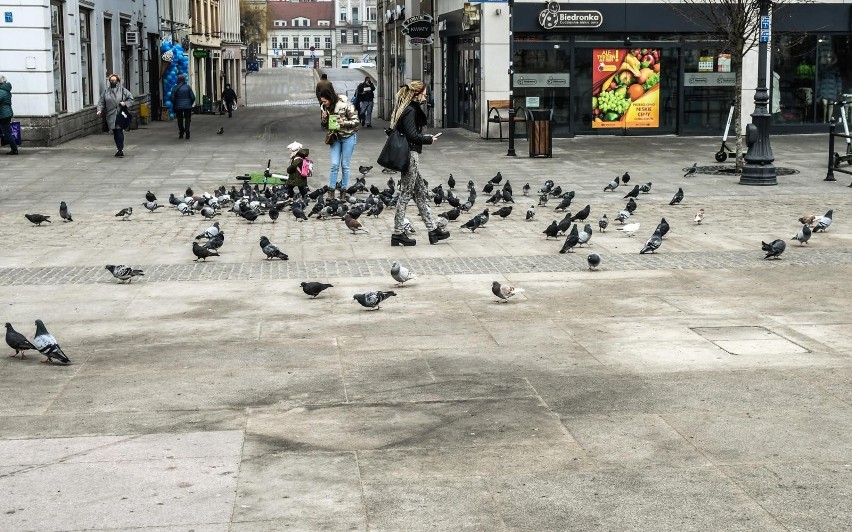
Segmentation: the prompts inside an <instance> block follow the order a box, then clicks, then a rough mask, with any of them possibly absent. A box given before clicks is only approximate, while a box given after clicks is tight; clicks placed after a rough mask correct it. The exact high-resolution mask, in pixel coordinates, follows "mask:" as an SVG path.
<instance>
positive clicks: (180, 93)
mask: <svg viewBox="0 0 852 532" xmlns="http://www.w3.org/2000/svg"><path fill="white" fill-rule="evenodd" d="M193 104H195V93H194V92H192V87H190V86H189V85H187V84H186V83H181V84H180V85H175V88H173V89H172V108H173V109H174V110H175V111H188V110H189V109H192V106H193Z"/></svg>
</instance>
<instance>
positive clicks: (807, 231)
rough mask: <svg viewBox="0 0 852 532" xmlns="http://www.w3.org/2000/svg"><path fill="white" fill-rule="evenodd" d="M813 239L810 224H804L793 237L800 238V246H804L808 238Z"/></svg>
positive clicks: (794, 238)
mask: <svg viewBox="0 0 852 532" xmlns="http://www.w3.org/2000/svg"><path fill="white" fill-rule="evenodd" d="M810 239H811V228H810V227H809V226H808V224H804V225H802V228H801V229H799V232H798V233H796V236H794V237H793V240H798V241H799V245H800V246H804V245H805V244H807V243H808V240H810Z"/></svg>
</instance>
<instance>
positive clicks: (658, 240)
mask: <svg viewBox="0 0 852 532" xmlns="http://www.w3.org/2000/svg"><path fill="white" fill-rule="evenodd" d="M662 243H663V237H662V236H660V231H659V228H657V230H656V231H654V234H653V235H651V238H649V239H648V241H647V242H645V245H644V246H642V249H641V250H640V251H639V254H640V255H644V254H645V253H648V252H649V251H650V252H651V253H654V252H655V251H657V250H658V249H659V248H660V245H662Z"/></svg>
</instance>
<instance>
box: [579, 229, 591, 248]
mask: <svg viewBox="0 0 852 532" xmlns="http://www.w3.org/2000/svg"><path fill="white" fill-rule="evenodd" d="M591 239H592V225H591V224H586V226H585V227H584V228H583V230H582V231H580V234H579V235H577V245H578V246H582V245H583V244H588V243H589V240H591Z"/></svg>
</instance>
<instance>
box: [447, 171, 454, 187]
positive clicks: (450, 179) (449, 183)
mask: <svg viewBox="0 0 852 532" xmlns="http://www.w3.org/2000/svg"><path fill="white" fill-rule="evenodd" d="M447 186H448V187H450V190H454V189H455V188H456V179H455V178H454V177H453V174H450V177H448V178H447Z"/></svg>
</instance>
